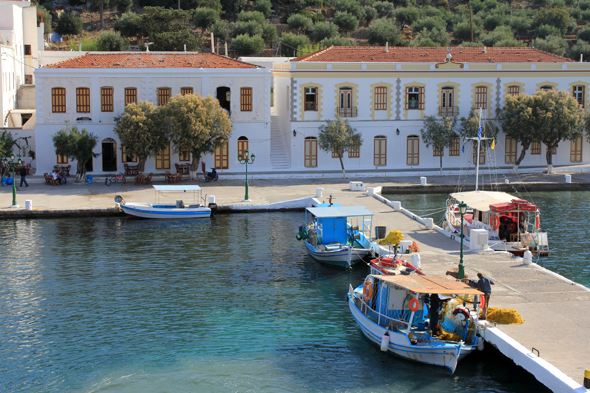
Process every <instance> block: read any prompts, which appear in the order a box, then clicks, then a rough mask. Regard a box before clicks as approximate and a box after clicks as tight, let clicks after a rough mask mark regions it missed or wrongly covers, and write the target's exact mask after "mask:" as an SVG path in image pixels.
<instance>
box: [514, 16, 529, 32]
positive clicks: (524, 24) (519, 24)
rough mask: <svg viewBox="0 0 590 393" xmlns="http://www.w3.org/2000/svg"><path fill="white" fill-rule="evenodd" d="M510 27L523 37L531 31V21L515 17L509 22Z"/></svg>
mask: <svg viewBox="0 0 590 393" xmlns="http://www.w3.org/2000/svg"><path fill="white" fill-rule="evenodd" d="M509 25H510V27H512V30H514V31H515V32H516V33H517V34H520V35H525V34H527V33H528V32H529V30H530V29H531V21H530V19H529V18H527V17H524V16H516V17H513V18H512V19H510V22H509Z"/></svg>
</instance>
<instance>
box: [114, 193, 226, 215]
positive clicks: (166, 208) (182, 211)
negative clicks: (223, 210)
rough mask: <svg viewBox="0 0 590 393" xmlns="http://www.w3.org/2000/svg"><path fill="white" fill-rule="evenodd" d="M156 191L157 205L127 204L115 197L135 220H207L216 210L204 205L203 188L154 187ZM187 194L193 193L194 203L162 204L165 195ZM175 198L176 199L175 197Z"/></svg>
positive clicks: (177, 200)
mask: <svg viewBox="0 0 590 393" xmlns="http://www.w3.org/2000/svg"><path fill="white" fill-rule="evenodd" d="M153 187H154V190H155V191H156V202H155V203H138V202H125V201H123V198H121V196H119V195H117V197H115V202H117V203H119V204H120V206H121V209H122V210H123V212H125V214H127V215H128V216H129V217H133V218H168V219H170V218H175V219H178V218H207V217H210V216H211V209H212V208H213V209H215V208H216V205H215V204H209V206H205V205H204V203H203V202H204V200H203V198H202V190H201V187H199V186H197V185H178V186H177V185H154V186H153ZM187 192H192V203H188V202H185V200H184V199H176V201H175V202H174V203H166V202H162V201H161V199H164V195H163V194H164V193H175V195H176V196H178V195H179V194H180V193H182V195H183V196H184V195H185V194H186V193H187ZM173 198H174V197H173Z"/></svg>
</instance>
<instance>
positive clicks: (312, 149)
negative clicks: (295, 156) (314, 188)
mask: <svg viewBox="0 0 590 393" xmlns="http://www.w3.org/2000/svg"><path fill="white" fill-rule="evenodd" d="M304 165H305V167H306V168H316V167H317V166H318V140H317V139H316V138H314V137H307V138H305V164H304Z"/></svg>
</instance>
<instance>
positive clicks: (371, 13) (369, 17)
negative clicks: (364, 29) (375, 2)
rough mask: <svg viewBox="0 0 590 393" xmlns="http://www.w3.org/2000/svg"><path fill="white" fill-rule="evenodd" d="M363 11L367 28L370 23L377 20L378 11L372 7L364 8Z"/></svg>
mask: <svg viewBox="0 0 590 393" xmlns="http://www.w3.org/2000/svg"><path fill="white" fill-rule="evenodd" d="M363 10H365V26H369V23H371V22H372V21H373V20H375V19H377V16H378V13H377V10H376V9H375V8H373V7H371V6H370V5H366V6H364V7H363Z"/></svg>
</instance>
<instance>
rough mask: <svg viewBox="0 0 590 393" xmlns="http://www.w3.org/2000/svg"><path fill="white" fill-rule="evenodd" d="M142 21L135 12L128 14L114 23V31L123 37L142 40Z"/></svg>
mask: <svg viewBox="0 0 590 393" xmlns="http://www.w3.org/2000/svg"><path fill="white" fill-rule="evenodd" d="M141 23H142V20H141V16H139V15H137V14H136V13H135V12H126V13H124V14H123V15H121V16H120V17H119V18H117V19H115V22H114V23H113V29H115V31H118V32H119V33H121V35H122V36H123V37H127V38H135V37H139V38H142V36H143V34H142V31H143V30H142V26H141Z"/></svg>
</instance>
